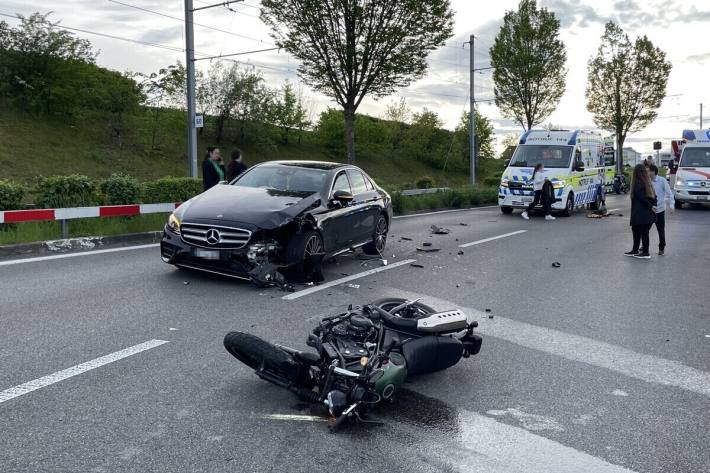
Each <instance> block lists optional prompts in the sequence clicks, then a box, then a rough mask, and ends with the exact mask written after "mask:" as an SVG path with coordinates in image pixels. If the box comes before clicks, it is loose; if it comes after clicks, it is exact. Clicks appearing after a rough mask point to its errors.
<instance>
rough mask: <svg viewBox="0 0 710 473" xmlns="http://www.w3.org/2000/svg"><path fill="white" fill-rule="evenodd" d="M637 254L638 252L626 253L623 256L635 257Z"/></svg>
mask: <svg viewBox="0 0 710 473" xmlns="http://www.w3.org/2000/svg"><path fill="white" fill-rule="evenodd" d="M637 254H639V252H638V251H627V252H626V253H624V256H636V255H637Z"/></svg>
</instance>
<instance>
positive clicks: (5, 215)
mask: <svg viewBox="0 0 710 473" xmlns="http://www.w3.org/2000/svg"><path fill="white" fill-rule="evenodd" d="M179 206H180V202H175V203H168V204H134V205H103V206H100V207H72V208H66V209H37V210H4V211H0V223H19V222H34V221H41V220H71V219H74V218H90V217H130V216H133V215H143V214H155V213H166V212H172V211H173V210H175V209H176V208H178V207H179Z"/></svg>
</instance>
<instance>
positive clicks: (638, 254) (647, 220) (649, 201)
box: [624, 164, 656, 259]
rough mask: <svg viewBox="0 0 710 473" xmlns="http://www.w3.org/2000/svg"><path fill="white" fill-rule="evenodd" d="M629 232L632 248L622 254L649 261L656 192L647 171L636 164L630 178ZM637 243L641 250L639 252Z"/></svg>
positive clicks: (644, 167)
mask: <svg viewBox="0 0 710 473" xmlns="http://www.w3.org/2000/svg"><path fill="white" fill-rule="evenodd" d="M629 194H630V197H631V222H630V223H631V232H632V233H633V236H634V246H633V248H632V249H631V251H628V252H626V253H624V254H625V255H626V256H633V257H634V258H642V259H650V258H651V255H650V254H649V252H648V233H649V231H650V230H651V226H652V225H653V223H654V222H655V221H656V192H655V191H654V189H653V184H651V179H650V177H649V175H648V170H647V169H646V166H644V165H643V164H637V165H636V167H635V168H634V173H633V175H632V176H631V190H630V191H629ZM639 243H641V249H640V251H639Z"/></svg>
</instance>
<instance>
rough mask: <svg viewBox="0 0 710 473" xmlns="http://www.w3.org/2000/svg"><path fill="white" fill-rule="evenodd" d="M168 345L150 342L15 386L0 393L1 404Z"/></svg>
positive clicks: (163, 342)
mask: <svg viewBox="0 0 710 473" xmlns="http://www.w3.org/2000/svg"><path fill="white" fill-rule="evenodd" d="M166 343H169V342H167V341H165V340H148V341H147V342H144V343H141V344H138V345H134V346H132V347H128V348H124V349H123V350H119V351H117V352H114V353H110V354H108V355H104V356H101V357H99V358H94V359H93V360H90V361H87V362H85V363H81V364H78V365H74V366H72V367H71V368H67V369H65V370H61V371H57V372H56V373H52V374H50V375H47V376H43V377H41V378H37V379H34V380H32V381H30V382H28V383H24V384H20V385H19V386H14V387H12V388H9V389H6V390H4V391H1V392H0V404H2V403H3V402H5V401H9V400H10V399H14V398H16V397H19V396H22V395H24V394H27V393H31V392H32V391H36V390H38V389H41V388H44V387H47V386H50V385H52V384H55V383H58V382H60V381H63V380H65V379H68V378H71V377H73V376H77V375H79V374H82V373H85V372H87V371H91V370H93V369H96V368H99V367H101V366H104V365H107V364H109V363H113V362H115V361H118V360H122V359H123V358H128V357H129V356H133V355H135V354H137V353H140V352H142V351H146V350H150V349H151V348H155V347H159V346H160V345H164V344H166Z"/></svg>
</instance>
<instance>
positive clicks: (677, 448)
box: [0, 197, 710, 473]
mask: <svg viewBox="0 0 710 473" xmlns="http://www.w3.org/2000/svg"><path fill="white" fill-rule="evenodd" d="M608 203H609V206H608V207H609V208H617V209H618V210H616V211H615V212H614V213H621V214H623V217H619V216H610V217H606V218H604V219H590V218H585V215H584V214H585V213H584V212H578V213H577V214H576V215H575V216H573V217H572V218H567V219H565V218H559V219H558V220H557V221H554V222H546V221H544V220H543V219H542V217H540V216H537V217H534V218H533V219H532V220H531V221H524V220H523V219H521V218H520V216H519V213H516V214H514V215H512V216H503V215H501V214H500V213H499V211H498V210H497V208H488V209H478V210H471V211H462V212H450V213H440V214H435V215H424V216H416V217H408V218H402V219H397V220H396V221H395V222H394V224H393V228H392V231H391V235H390V241H389V244H388V248H387V255H386V256H387V259H388V262H389V265H388V266H387V267H384V268H383V270H381V272H377V273H374V274H369V275H366V276H363V277H360V278H357V279H354V280H351V281H346V282H343V283H337V281H338V280H340V279H341V278H346V277H350V276H353V275H357V274H359V273H363V272H367V271H370V270H375V269H378V268H382V266H381V263H380V262H379V261H373V260H366V259H364V258H362V257H361V256H359V255H357V254H355V255H347V256H344V257H339V258H338V259H337V261H336V262H334V263H331V264H329V265H328V266H327V267H326V268H325V272H326V276H327V282H329V283H330V284H332V283H333V281H336V283H335V284H332V285H328V284H325V285H322V286H318V287H316V288H311V287H306V286H300V287H298V290H307V291H309V290H310V291H312V290H314V289H316V291H315V292H310V293H309V292H305V293H299V292H297V293H293V294H289V293H284V292H281V291H279V290H278V289H275V288H274V289H267V290H263V289H256V288H254V287H253V286H251V285H249V284H245V283H241V282H237V281H233V280H230V279H222V278H215V277H211V276H208V275H202V274H198V273H192V272H185V271H179V270H176V269H174V268H172V267H171V266H168V265H165V264H163V263H162V262H161V261H160V258H159V255H158V249H157V248H156V247H148V248H139V249H128V250H124V251H117V252H106V253H100V254H82V255H81V256H77V257H70V258H62V259H54V260H41V261H32V262H22V263H19V264H7V262H6V261H4V262H3V261H0V333H2V335H3V336H2V343H0V471H3V472H35V471H42V472H50V471H51V472H55V471H56V472H117V471H121V472H145V471H166V472H221V471H229V472H233V471H244V472H252V471H254V472H256V471H259V472H261V471H264V472H266V471H289V472H297V471H304V472H306V471H307V472H315V471H329V472H346V471H347V472H349V471H353V472H382V471H393V472H394V471H408V472H420V471H421V472H429V471H447V472H448V471H451V472H454V471H461V472H473V471H481V472H541V473H542V472H545V473H549V472H563V471H564V472H601V471H604V472H614V473H615V472H627V471H635V472H669V473H670V472H674V473H675V472H709V471H710V448H709V445H710V428H709V427H710V425H709V424H710V402H709V401H710V356H709V355H710V288H709V286H708V282H709V278H710V270H709V269H708V268H710V238H708V235H709V234H710V209H687V210H686V209H683V210H681V211H676V212H675V214H674V215H672V216H670V217H669V219H668V228H667V233H668V242H669V243H668V248H667V256H663V257H658V256H655V255H654V256H653V258H652V259H651V260H650V261H643V260H636V259H633V258H627V257H624V256H622V253H623V252H624V251H627V250H629V249H630V244H631V235H630V229H629V226H628V213H629V209H628V198H624V197H611V198H609V200H608ZM432 224H436V225H439V226H443V227H447V228H449V229H450V230H451V233H450V234H449V235H431V233H430V230H429V227H430V225H432ZM462 224H465V225H462ZM521 231H524V232H521ZM654 231H655V230H654ZM514 232H520V233H514ZM501 235H507V236H504V237H501V238H495V239H491V238H494V237H499V236H501ZM410 239H411V240H410ZM489 239H490V240H489ZM482 240H485V241H482ZM424 241H431V242H432V244H433V245H434V247H436V248H439V249H440V251H438V252H434V253H422V252H419V251H417V250H416V247H417V246H418V245H420V244H421V243H422V242H424ZM479 242H480V243H479ZM468 243H477V244H475V245H471V246H468V247H465V248H460V247H459V245H464V244H468ZM651 243H652V245H654V247H655V245H656V244H657V238H656V236H655V235H654V234H652V238H651ZM461 250H462V251H463V254H461V255H460V254H458V253H459V251H461ZM407 259H413V260H416V263H417V264H421V265H422V266H424V267H423V268H417V267H412V266H410V265H409V264H408V263H407V264H404V265H402V266H399V267H396V266H395V264H396V263H397V262H398V261H404V260H407ZM553 262H559V263H560V265H561V267H559V268H553V267H552V266H551V264H552V263H553ZM412 294H417V295H420V296H422V297H424V301H425V302H429V303H430V304H431V305H434V306H435V307H437V308H439V309H447V308H452V307H462V308H465V310H466V311H467V312H469V313H470V314H471V315H473V316H474V317H476V318H477V319H478V320H479V321H480V323H481V327H480V329H481V332H482V333H483V334H484V343H483V348H482V351H481V353H480V354H479V355H477V356H475V357H472V358H470V359H467V360H462V361H461V362H460V363H459V364H458V365H456V366H455V367H453V368H451V369H449V370H447V371H445V372H441V373H437V374H434V375H429V376H423V377H419V378H416V379H414V380H412V381H411V382H410V383H408V385H407V389H406V391H404V392H402V393H400V395H399V397H398V399H397V400H396V401H395V402H394V404H393V405H387V406H382V408H381V409H380V411H379V412H378V415H379V416H380V417H381V418H383V419H384V420H385V421H386V424H385V425H384V426H381V427H361V426H354V427H350V428H348V429H346V430H345V431H343V432H340V433H337V434H330V433H329V432H328V429H327V428H326V425H325V423H324V422H322V421H321V420H320V416H321V414H322V412H321V411H320V410H318V409H312V408H310V407H308V406H303V405H299V404H298V403H297V401H296V400H295V398H294V397H293V396H292V395H291V394H289V393H288V392H285V391H282V390H280V389H279V388H277V387H274V386H271V385H269V384H267V383H265V382H263V381H261V380H259V379H258V378H257V377H256V376H254V375H253V373H251V372H250V370H249V369H248V368H247V367H245V366H244V365H241V364H240V363H239V362H237V360H235V359H234V358H232V357H231V356H230V355H228V354H227V352H226V351H225V350H224V348H223V347H222V337H223V336H224V334H225V333H226V332H228V331H230V330H244V331H250V332H252V333H255V334H257V335H260V336H262V337H264V338H266V339H268V340H273V341H278V342H280V343H282V344H286V345H290V346H294V347H298V348H304V347H305V337H306V333H307V331H308V330H309V329H310V328H311V325H312V324H313V321H314V320H315V319H316V318H317V316H318V315H323V314H329V313H333V312H337V311H338V310H340V309H342V308H344V307H345V306H347V305H348V304H350V303H353V304H362V303H367V302H370V301H372V300H374V299H376V298H379V297H383V296H388V295H405V296H411V295H412ZM284 297H287V299H284ZM485 309H490V310H491V311H492V314H493V318H492V319H490V318H487V317H486V316H485V314H483V313H482V312H479V311H483V310H485ZM151 340H160V341H165V342H167V343H163V344H160V345H158V342H154V343H153V345H155V346H153V345H148V346H145V345H140V344H143V343H144V342H147V341H151ZM137 345H140V346H139V347H138V348H131V347H135V346H137ZM127 348H131V351H129V352H121V350H124V349H127ZM116 352H119V353H118V354H116ZM106 355H109V357H108V358H105V357H106ZM102 357H104V358H102ZM97 359H98V360H97ZM87 362H91V363H90V364H88V365H87V364H85V363H87ZM77 365H79V366H78V367H77V368H74V369H73V370H72V371H71V372H66V371H62V370H66V369H67V368H72V367H76V366H77ZM43 377H47V378H43ZM62 378H66V379H62ZM35 380H38V381H35ZM30 382H33V383H30ZM26 383H30V384H29V385H28V384H26ZM23 385H24V387H23V388H17V386H23ZM35 388H36V389H35ZM31 389H34V390H31Z"/></svg>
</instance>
